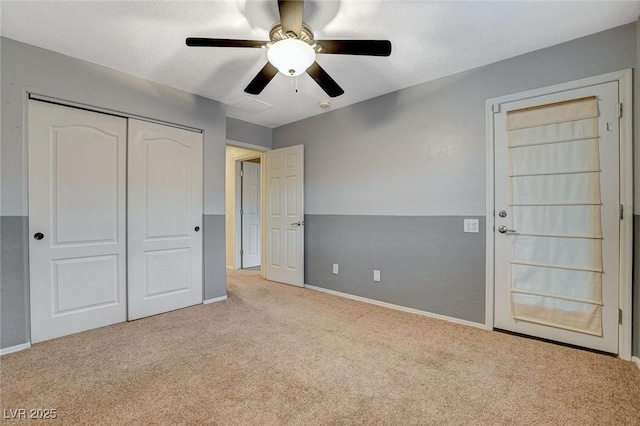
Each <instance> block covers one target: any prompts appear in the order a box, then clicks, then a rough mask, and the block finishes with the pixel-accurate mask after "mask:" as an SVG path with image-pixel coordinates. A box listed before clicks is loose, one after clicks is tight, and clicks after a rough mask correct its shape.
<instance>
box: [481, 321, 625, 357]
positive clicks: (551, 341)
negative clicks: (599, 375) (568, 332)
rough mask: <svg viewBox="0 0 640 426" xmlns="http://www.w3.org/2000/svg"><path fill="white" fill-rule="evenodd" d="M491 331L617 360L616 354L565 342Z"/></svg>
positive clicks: (500, 330) (509, 332)
mask: <svg viewBox="0 0 640 426" xmlns="http://www.w3.org/2000/svg"><path fill="white" fill-rule="evenodd" d="M493 331H497V332H498V333H503V334H510V335H512V336H518V337H524V338H525V339H532V340H538V341H540V342H545V343H551V344H553V345H558V346H565V347H567V348H572V349H578V350H581V351H587V352H592V353H595V354H600V355H607V356H612V357H615V358H618V354H614V353H611V352H605V351H601V350H598V349H591V348H585V347H584V346H578V345H572V344H571V343H565V342H559V341H557V340H551V339H545V338H544V337H538V336H531V335H528V334H523V333H517V332H515V331H509V330H503V329H501V328H494V329H493Z"/></svg>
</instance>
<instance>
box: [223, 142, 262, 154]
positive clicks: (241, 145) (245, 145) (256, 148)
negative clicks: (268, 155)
mask: <svg viewBox="0 0 640 426" xmlns="http://www.w3.org/2000/svg"><path fill="white" fill-rule="evenodd" d="M226 145H227V146H235V147H238V148H244V149H252V150H254V151H261V152H264V151H271V148H267V147H266V146H262V145H255V144H252V143H246V142H240V141H234V140H233V139H227V142H226Z"/></svg>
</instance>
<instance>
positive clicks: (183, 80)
mask: <svg viewBox="0 0 640 426" xmlns="http://www.w3.org/2000/svg"><path fill="white" fill-rule="evenodd" d="M0 7H1V25H0V33H1V34H2V35H3V36H5V37H9V38H12V39H15V40H19V41H22V42H25V43H29V44H33V45H36V46H40V47H43V48H45V49H50V50H53V51H56V52H60V53H63V54H65V55H68V56H72V57H75V58H79V59H83V60H86V61H89V62H93V63H96V64H100V65H104V66H106V67H109V68H113V69H117V70H120V71H124V72H126V73H129V74H133V75H136V76H139V77H143V78H146V79H148V80H152V81H156V82H159V83H162V84H166V85H168V86H171V87H175V88H178V89H182V90H184V91H187V92H190V93H196V94H198V95H202V96H205V97H208V98H212V99H215V100H218V101H221V102H223V103H225V104H227V105H229V104H234V103H235V102H237V101H239V100H241V99H242V98H244V97H246V96H250V95H247V94H245V93H244V92H243V89H244V87H245V86H246V85H247V84H248V83H249V81H251V79H252V78H253V76H254V75H255V74H256V73H257V72H258V71H259V70H260V69H261V68H262V66H263V65H264V64H265V62H266V52H265V51H264V50H262V49H237V48H235V49H234V48H188V47H186V46H185V42H184V40H185V38H186V37H216V38H242V39H258V40H268V32H269V29H270V27H271V25H272V24H273V23H274V22H276V21H277V20H278V11H277V5H276V0H260V1H249V0H224V1H223V0H219V1H209V2H183V1H174V2H160V1H134V2H109V1H107V2H100V1H79V2H66V1H47V2H36V1H17V2H11V1H5V0H3V1H2V2H1V3H0ZM638 14H640V1H620V2H612V1H570V2H558V1H554V2H540V1H517V2H516V1H507V2H485V1H473V2H468V1H440V2H427V1H404V0H395V1H394V0H378V1H365V0H340V1H330V0H329V1H321V0H307V1H306V2H305V12H304V17H305V22H306V23H307V24H308V25H310V26H311V28H312V30H313V31H314V33H315V36H316V38H317V39H329V38H338V39H388V40H391V43H392V45H393V50H392V53H391V56H390V57H388V58H384V57H362V56H344V55H318V59H317V60H318V63H319V64H320V65H321V66H322V67H323V68H324V69H325V70H326V71H327V72H329V73H330V74H331V76H332V77H333V78H334V79H335V80H336V81H337V82H338V84H340V85H341V86H342V88H343V89H344V90H345V94H344V95H342V96H340V97H338V98H334V99H331V104H332V106H331V108H330V109H329V110H331V109H336V108H340V107H342V106H346V105H349V104H353V103H356V102H359V101H362V100H365V99H369V98H373V97H376V96H379V95H382V94H385V93H389V92H392V91H395V90H398V89H401V88H404V87H408V86H412V85H415V84H418V83H422V82H425V81H429V80H433V79H435V78H439V77H443V76H446V75H450V74H453V73H457V72H460V71H464V70H468V69H471V68H475V67H478V66H481V65H486V64H489V63H492V62H496V61H499V60H502V59H506V58H509V57H513V56H516V55H519V54H522V53H526V52H530V51H533V50H537V49H540V48H543V47H547V46H551V45H554V44H558V43H561V42H564V41H568V40H571V39H575V38H578V37H582V36H585V35H588V34H593V33H596V32H599V31H603V30H605V29H608V28H612V27H615V26H618V25H622V24H626V23H629V22H633V21H635V20H636V19H637V18H638ZM255 98H256V99H258V100H260V101H261V102H266V103H267V104H271V105H273V107H272V108H269V109H266V110H264V111H262V112H258V113H246V112H242V111H239V110H237V109H233V108H227V115H228V116H230V117H234V118H238V119H241V120H245V121H249V122H252V123H256V124H260V125H264V126H268V127H276V126H279V125H282V124H286V123H290V122H293V121H296V120H300V119H303V118H306V117H309V116H312V115H316V114H320V113H322V112H325V111H327V110H323V109H320V107H319V106H318V102H319V101H321V100H326V99H328V97H327V96H326V94H325V93H324V92H323V91H322V90H321V89H320V88H319V87H318V86H317V85H316V84H315V83H314V82H313V80H311V78H310V77H309V76H308V75H306V74H305V75H302V76H300V77H299V78H298V93H295V92H294V90H293V89H292V87H291V81H290V78H289V77H286V76H284V75H278V76H276V78H275V79H274V80H273V81H272V82H271V83H270V84H269V85H268V86H267V88H266V89H265V90H264V91H263V92H262V94H261V95H259V96H256V97H255Z"/></svg>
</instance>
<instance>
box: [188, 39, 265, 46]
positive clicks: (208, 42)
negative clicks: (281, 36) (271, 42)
mask: <svg viewBox="0 0 640 426" xmlns="http://www.w3.org/2000/svg"><path fill="white" fill-rule="evenodd" d="M186 43H187V46H193V47H265V46H266V45H267V43H268V42H267V41H260V40H232V39H228V38H199V37H189V38H187V40H186Z"/></svg>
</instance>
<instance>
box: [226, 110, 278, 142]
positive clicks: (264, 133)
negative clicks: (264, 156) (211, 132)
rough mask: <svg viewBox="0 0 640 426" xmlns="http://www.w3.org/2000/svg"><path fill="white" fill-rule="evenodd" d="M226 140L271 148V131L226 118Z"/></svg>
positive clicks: (256, 125)
mask: <svg viewBox="0 0 640 426" xmlns="http://www.w3.org/2000/svg"><path fill="white" fill-rule="evenodd" d="M227 139H228V140H232V141H237V142H244V143H250V144H252V145H260V146H264V147H265V148H271V145H272V143H273V129H270V128H269V127H264V126H260V125H258V124H253V123H248V122H246V121H242V120H238V119H237V118H231V117H227Z"/></svg>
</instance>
